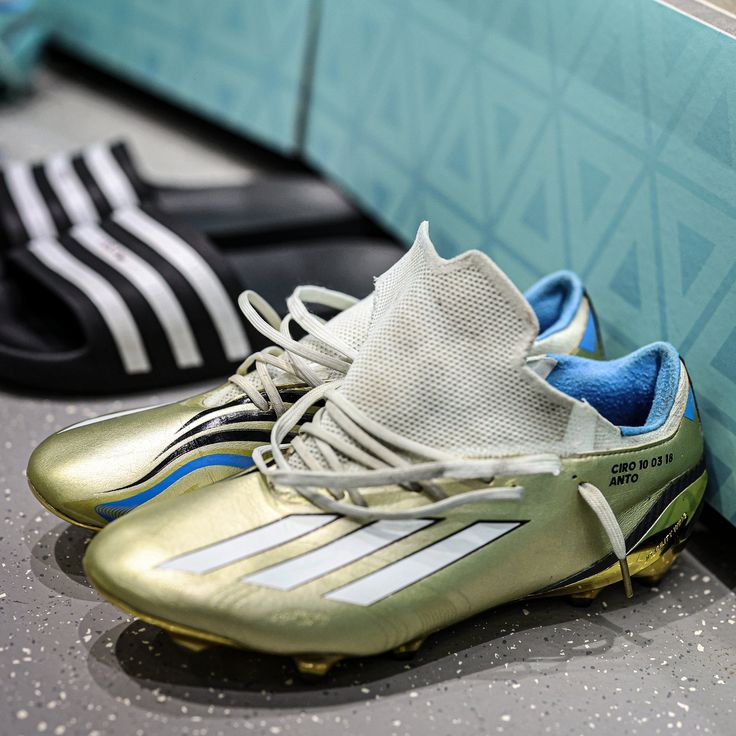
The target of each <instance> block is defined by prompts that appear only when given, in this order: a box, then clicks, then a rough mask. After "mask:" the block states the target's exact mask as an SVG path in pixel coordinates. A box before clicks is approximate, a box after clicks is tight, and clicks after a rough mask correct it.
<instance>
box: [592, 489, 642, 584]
mask: <svg viewBox="0 0 736 736" xmlns="http://www.w3.org/2000/svg"><path fill="white" fill-rule="evenodd" d="M578 492H579V493H580V495H581V496H582V497H583V500H584V501H585V503H587V504H588V506H590V508H591V509H592V510H593V513H595V515H596V516H597V517H598V520H599V521H600V523H601V526H602V527H603V530H604V531H605V532H606V535H607V536H608V541H609V542H610V543H611V548H612V549H613V553H614V554H615V555H616V557H617V558H618V562H619V565H620V567H621V578H622V579H623V583H624V590H625V591H626V597H627V598H633V596H634V590H633V587H632V585H631V574H630V572H629V563H628V560H627V559H626V539H625V537H624V533H623V531H621V526H620V525H619V523H618V520H617V519H616V515H615V514H614V513H613V509H612V508H611V505H610V504H609V503H608V501H607V500H606V497H605V496H604V495H603V493H601V491H600V489H598V488H597V487H596V486H594V485H593V484H592V483H580V484H579V485H578Z"/></svg>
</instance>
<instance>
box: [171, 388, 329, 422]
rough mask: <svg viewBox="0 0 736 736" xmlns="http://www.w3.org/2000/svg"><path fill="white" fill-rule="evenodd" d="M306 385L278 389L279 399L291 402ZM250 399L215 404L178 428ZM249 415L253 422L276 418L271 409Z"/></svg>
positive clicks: (301, 394)
mask: <svg viewBox="0 0 736 736" xmlns="http://www.w3.org/2000/svg"><path fill="white" fill-rule="evenodd" d="M308 390H309V389H308V387H305V388H303V389H298V388H297V389H284V390H280V391H279V396H281V400H282V401H283V402H284V403H286V404H293V403H294V402H295V401H297V400H298V399H300V398H301V397H302V396H304V394H306V393H307V391H308ZM261 396H263V398H264V399H265V400H266V401H268V396H267V395H266V394H265V393H264V392H261ZM250 403H251V400H250V399H249V398H248V397H247V396H243V398H241V399H233V401H229V402H228V403H227V404H223V405H222V406H215V407H212V408H210V409H204V410H203V411H201V412H199V414H195V415H194V416H193V417H192V418H191V419H188V420H187V421H186V422H184V424H182V425H181V427H180V428H179V431H180V432H181V431H182V430H183V429H186V428H187V427H188V426H190V425H191V424H194V423H195V422H198V421H199V420H200V419H202V418H203V417H206V416H208V415H209V414H214V413H215V412H218V411H220V410H221V409H230V408H232V407H235V406H244V405H245V404H250ZM323 405H324V402H320V403H319V404H315V410H316V409H318V408H319V407H320V406H323ZM249 416H251V417H252V419H253V421H255V422H275V421H276V419H277V418H278V417H277V416H276V414H274V413H273V411H271V410H268V411H258V410H253V411H252V412H250V413H249Z"/></svg>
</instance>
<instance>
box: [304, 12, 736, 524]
mask: <svg viewBox="0 0 736 736" xmlns="http://www.w3.org/2000/svg"><path fill="white" fill-rule="evenodd" d="M735 79H736V41H734V40H733V39H731V38H728V37H726V36H724V35H721V34H719V33H718V32H716V31H714V30H712V29H710V28H707V27H705V26H703V25H700V24H698V23H697V22H696V21H694V20H692V19H690V18H687V17H685V16H682V15H680V14H678V13H676V12H674V11H673V10H671V9H669V8H667V7H664V6H662V5H659V4H658V3H656V2H655V1H654V0H616V2H610V1H609V0H503V1H502V2H501V1H498V2H486V1H485V0H465V1H464V2H460V1H459V0H453V1H452V2H451V1H450V0H446V1H443V0H413V1H412V0H401V1H398V2H397V1H396V0H371V2H363V1H362V0H324V7H323V13H322V20H321V25H320V33H319V45H318V53H317V59H316V68H315V75H314V80H313V85H312V94H311V100H310V108H309V117H308V127H307V133H306V156H307V157H308V159H309V160H310V161H311V162H313V163H314V164H316V165H317V166H318V167H320V168H322V169H323V170H324V171H326V172H327V173H328V174H329V175H331V176H332V177H334V178H335V179H337V180H338V181H340V182H341V183H343V184H344V186H345V187H347V188H348V189H349V190H350V191H351V192H353V193H354V194H355V196H356V197H357V198H358V199H359V200H360V201H361V202H363V203H364V204H365V205H366V207H368V208H369V209H370V210H371V211H372V212H374V213H375V214H376V215H377V216H378V217H380V218H381V219H382V220H383V221H384V222H385V223H386V224H387V225H389V226H390V227H391V228H393V229H394V230H395V231H396V232H397V233H399V234H400V235H401V236H403V238H405V239H406V241H407V242H408V241H410V239H411V238H412V237H413V235H414V232H415V231H416V227H417V224H418V222H419V221H420V220H421V219H424V218H428V219H429V220H430V223H431V226H432V227H431V230H432V233H433V237H434V238H435V240H436V241H437V243H438V245H439V246H440V248H441V249H442V250H443V251H444V252H445V253H446V254H451V253H455V252H457V251H459V250H462V249H465V248H470V247H479V248H482V249H483V250H486V251H487V252H489V253H490V254H491V255H492V256H493V257H494V258H495V259H496V260H497V261H498V262H499V264H500V265H501V266H502V267H503V268H504V269H506V270H507V271H508V272H509V274H510V275H511V276H512V277H513V278H514V279H516V280H517V282H518V283H519V284H520V285H522V286H526V285H528V284H529V283H530V282H531V281H532V280H533V279H535V278H537V277H539V276H541V275H542V274H544V273H545V272H548V271H550V270H553V269H557V268H560V267H568V268H573V269H575V270H577V271H579V272H580V273H581V274H582V275H583V277H584V278H585V281H586V283H587V284H588V287H589V290H590V292H591V294H592V296H593V299H594V301H595V303H596V304H597V306H598V310H599V313H600V315H601V317H602V322H603V327H604V329H605V333H606V336H607V338H608V347H609V349H610V350H611V352H613V353H614V354H620V353H623V352H625V351H628V350H630V349H633V348H635V347H637V346H639V345H641V344H643V343H647V342H650V341H653V340H658V339H665V340H670V341H671V342H673V343H674V344H675V345H676V346H678V347H679V348H680V349H681V350H682V352H683V353H684V355H685V358H686V360H687V364H688V367H689V370H690V372H691V374H692V376H693V379H694V381H695V383H696V388H699V391H698V397H699V401H700V409H701V413H702V416H703V421H704V425H705V429H706V433H707V439H708V441H709V446H710V451H711V469H712V470H713V471H714V474H715V482H714V483H713V484H712V488H711V491H710V493H711V495H710V501H711V503H712V504H713V505H714V506H715V507H716V508H718V509H719V510H720V511H721V513H722V514H723V515H724V516H726V517H727V518H730V519H731V520H732V521H734V522H735V523H736V473H735V472H734V460H736V320H735V319H734V318H735V317H736V288H735V286H734V284H735V283H736V168H735V165H736V85H734V80H735Z"/></svg>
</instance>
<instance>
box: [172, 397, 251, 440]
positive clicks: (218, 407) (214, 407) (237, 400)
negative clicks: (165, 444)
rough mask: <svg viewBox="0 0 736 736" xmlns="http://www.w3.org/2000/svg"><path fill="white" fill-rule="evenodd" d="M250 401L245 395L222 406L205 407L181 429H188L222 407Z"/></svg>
mask: <svg viewBox="0 0 736 736" xmlns="http://www.w3.org/2000/svg"><path fill="white" fill-rule="evenodd" d="M249 402H250V399H249V398H248V397H247V396H244V397H243V398H242V399H234V400H233V401H229V402H228V403H227V404H223V405H222V406H213V407H212V408H210V409H204V410H203V411H200V412H199V414H195V415H194V416H193V417H192V418H191V419H188V420H187V421H186V422H184V424H182V425H181V427H179V431H180V432H181V431H182V429H186V427H188V426H189V425H190V424H194V422H196V421H198V420H199V419H201V418H202V417H206V416H208V415H209V414H214V413H215V412H216V411H220V409H230V408H231V407H234V406H243V405H244V404H248V403H249Z"/></svg>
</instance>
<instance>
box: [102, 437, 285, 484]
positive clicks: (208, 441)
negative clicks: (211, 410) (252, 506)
mask: <svg viewBox="0 0 736 736" xmlns="http://www.w3.org/2000/svg"><path fill="white" fill-rule="evenodd" d="M270 439H271V433H270V432H268V431H264V430H248V429H237V430H235V429H234V430H227V431H224V432H215V433H213V434H207V435H203V436H202V437H197V438H195V439H193V440H191V442H188V443H187V444H186V445H182V446H181V447H180V448H179V449H177V450H174V452H172V453H171V454H170V455H168V456H167V457H166V458H164V459H163V460H162V461H161V462H160V463H158V464H157V465H156V466H155V467H154V468H153V470H151V471H150V472H148V473H146V474H145V475H144V476H143V477H142V478H139V479H138V480H137V481H135V482H133V483H129V484H128V485H127V486H122V487H120V488H114V489H113V490H111V491H107V492H108V493H115V492H117V491H124V490H127V489H128V488H132V487H133V486H137V485H139V484H140V483H145V482H146V481H147V480H150V479H151V478H153V477H154V476H155V475H156V474H158V473H160V472H161V471H162V470H163V469H164V468H165V467H166V466H167V465H168V464H169V463H171V462H173V461H174V460H176V459H177V458H179V457H181V456H182V455H186V454H187V453H188V452H191V451H192V450H197V449H201V448H203V447H210V446H211V445H219V444H221V443H225V442H260V443H261V444H268V442H270Z"/></svg>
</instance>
